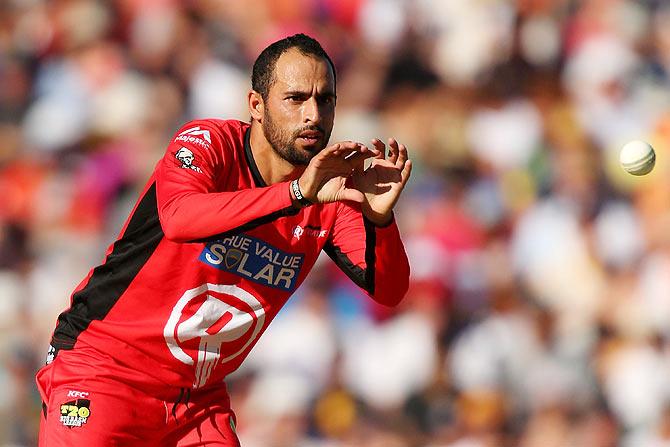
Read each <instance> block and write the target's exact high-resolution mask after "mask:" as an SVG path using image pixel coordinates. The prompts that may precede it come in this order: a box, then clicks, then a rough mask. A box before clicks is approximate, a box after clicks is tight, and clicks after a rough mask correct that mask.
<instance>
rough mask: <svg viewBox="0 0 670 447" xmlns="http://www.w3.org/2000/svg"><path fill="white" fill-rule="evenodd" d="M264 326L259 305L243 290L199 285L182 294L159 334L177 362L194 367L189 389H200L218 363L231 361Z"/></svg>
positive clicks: (256, 336) (262, 312) (253, 339)
mask: <svg viewBox="0 0 670 447" xmlns="http://www.w3.org/2000/svg"><path fill="white" fill-rule="evenodd" d="M264 324H265V309H263V305H262V304H261V303H260V302H259V301H258V299H256V297H254V296H253V295H252V294H250V293H249V292H247V291H246V290H244V289H241V288H239V287H237V286H234V285H226V284H203V285H201V286H200V287H196V288H194V289H190V290H187V291H186V292H185V293H184V295H182V297H181V298H180V299H179V301H178V302H177V304H176V305H175V307H174V309H172V314H171V315H170V318H169V319H168V321H167V324H166V325H165V328H164V330H163V335H164V337H165V341H166V342H167V345H168V348H169V349H170V352H171V353H172V355H173V356H175V358H176V359H177V360H179V361H181V362H182V363H184V364H186V365H194V366H195V381H194V382H193V387H194V388H200V387H201V386H203V385H205V383H206V382H207V379H209V377H210V376H211V374H212V371H213V370H214V368H216V366H217V365H218V364H223V363H226V362H228V361H231V360H233V359H235V358H236V357H238V356H240V355H241V354H242V353H243V352H244V351H245V350H246V349H247V348H248V347H249V346H250V345H252V344H253V343H255V341H256V340H257V339H258V336H259V335H260V333H261V331H262V329H263V327H264Z"/></svg>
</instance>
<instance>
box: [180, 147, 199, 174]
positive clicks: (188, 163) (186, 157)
mask: <svg viewBox="0 0 670 447" xmlns="http://www.w3.org/2000/svg"><path fill="white" fill-rule="evenodd" d="M174 156H175V158H176V159H177V160H179V161H180V162H181V166H180V168H184V169H191V170H193V171H195V172H202V170H201V169H200V168H199V167H197V166H195V165H194V164H193V161H194V160H195V155H193V152H192V151H191V150H190V149H186V148H185V147H182V148H181V149H179V150H178V151H177V153H176V154H174Z"/></svg>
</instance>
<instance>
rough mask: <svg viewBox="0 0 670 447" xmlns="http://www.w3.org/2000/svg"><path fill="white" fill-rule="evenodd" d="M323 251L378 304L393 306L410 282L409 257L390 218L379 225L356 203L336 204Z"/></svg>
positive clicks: (402, 295)
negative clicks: (334, 219)
mask: <svg viewBox="0 0 670 447" xmlns="http://www.w3.org/2000/svg"><path fill="white" fill-rule="evenodd" d="M324 251H325V252H326V254H328V256H329V257H330V258H331V259H332V260H333V261H335V263H336V264H337V266H338V267H339V268H340V269H341V270H342V271H343V272H344V273H346V275H347V276H348V277H349V278H351V280H352V281H353V282H354V283H356V284H357V285H358V286H359V287H360V288H362V289H363V290H365V291H366V292H367V294H368V295H369V296H370V297H371V298H373V299H374V300H375V301H377V302H378V303H380V304H384V305H386V306H395V305H396V304H398V303H399V302H400V300H402V298H403V297H404V296H405V293H406V292H407V288H408V286H409V261H408V260H407V255H406V254H405V249H404V247H403V244H402V240H401V239H400V234H399V232H398V227H397V226H396V224H395V221H394V220H393V219H392V220H391V222H389V223H388V224H387V225H386V226H384V227H379V226H377V225H375V224H374V223H372V222H371V221H370V220H369V219H367V218H366V217H364V215H363V214H362V212H361V207H360V205H358V204H355V203H344V202H341V203H339V204H338V215H337V219H336V221H335V226H334V228H333V232H332V234H331V237H330V239H329V240H328V242H327V243H326V246H325V247H324Z"/></svg>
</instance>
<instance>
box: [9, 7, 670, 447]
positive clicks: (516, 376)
mask: <svg viewBox="0 0 670 447" xmlns="http://www.w3.org/2000/svg"><path fill="white" fill-rule="evenodd" d="M295 32H305V33H307V34H310V35H312V36H314V37H316V38H317V39H319V40H320V41H321V42H322V44H323V46H324V47H325V49H326V50H327V51H328V52H329V53H330V54H331V56H332V58H333V59H334V61H335V63H336V65H337V67H338V107H337V117H336V125H335V129H334V132H333V136H332V139H331V141H338V140H341V139H354V140H359V141H363V142H369V140H370V139H371V138H374V137H380V138H382V139H385V138H388V137H390V136H394V137H396V138H397V139H398V140H399V141H401V142H404V143H405V144H406V145H407V146H408V148H409V150H410V151H411V157H412V158H413V160H414V163H415V170H414V173H413V177H412V179H411V181H410V183H409V184H408V186H407V188H406V190H405V192H404V196H403V197H402V199H401V202H400V203H399V205H398V207H397V209H396V219H397V221H398V223H399V225H400V228H401V232H402V233H403V239H404V241H405V244H406V248H407V251H408V254H409V257H410V263H411V267H412V277H411V285H410V291H409V293H408V295H407V297H406V299H405V300H404V302H403V303H401V305H400V306H399V307H398V308H395V309H386V308H381V307H378V306H376V305H374V304H373V303H372V302H371V301H370V300H369V299H367V298H365V297H364V296H363V294H362V293H361V292H360V291H359V290H358V289H357V288H356V287H355V286H354V285H353V284H352V283H351V282H350V281H349V280H348V279H347V278H346V277H345V276H344V275H343V274H341V273H339V272H338V271H337V269H336V267H335V266H334V264H333V263H332V262H331V261H330V260H328V259H327V258H326V259H324V260H323V261H322V262H321V261H320V262H319V263H318V264H317V267H316V269H315V271H313V272H312V275H311V277H310V278H309V280H308V282H307V283H306V284H305V285H304V286H303V287H302V288H301V289H300V290H299V291H298V293H297V295H296V296H295V297H294V298H293V299H292V300H291V301H290V302H289V304H288V306H287V308H286V309H284V310H283V311H282V313H280V315H279V317H278V318H277V319H276V320H275V322H273V323H272V325H271V326H270V328H269V329H268V331H267V333H266V335H265V336H264V337H263V338H262V339H261V341H260V342H259V344H258V346H257V347H256V348H255V349H254V351H253V352H252V354H251V355H250V357H249V358H248V359H247V361H246V363H245V364H244V365H243V367H242V369H241V370H239V371H238V372H236V373H235V374H234V375H233V376H231V377H230V380H229V387H230V390H231V395H232V401H233V407H234V408H235V410H236V412H237V415H238V420H239V426H238V429H239V434H240V438H241V440H242V445H243V446H245V447H261V446H263V447H294V446H295V447H362V446H365V447H512V446H515V447H516V446H518V447H572V446H574V447H582V446H584V447H614V446H621V447H668V446H670V162H669V161H668V156H669V154H670V3H668V2H666V1H664V0H655V1H654V0H635V1H633V0H254V1H246V0H202V1H198V0H191V1H178V0H110V1H102V0H99V1H96V0H3V1H0V390H2V392H1V393H0V445H2V446H17V447H18V446H33V445H36V437H37V426H38V423H39V411H40V407H41V403H40V400H39V395H38V394H37V391H36V389H35V386H34V380H33V376H34V373H35V371H36V370H37V369H38V368H39V367H40V366H41V365H42V364H43V362H44V358H45V355H46V349H47V347H48V340H49V338H50V335H51V331H52V330H53V327H54V324H55V319H56V316H57V315H58V313H60V311H62V310H63V309H64V308H65V307H67V306H68V301H69V295H70V293H71V291H72V289H73V288H74V286H75V285H76V284H77V283H78V282H79V281H80V280H81V279H82V278H83V277H84V276H85V275H86V273H87V272H88V270H89V269H90V268H91V267H93V266H94V265H96V264H97V263H99V262H100V261H101V260H102V259H103V256H104V250H105V249H106V247H107V245H108V244H109V243H111V242H112V241H113V240H114V238H115V236H116V234H117V233H118V232H119V230H120V228H121V225H122V222H123V220H124V219H125V218H126V216H127V215H128V212H129V210H130V209H131V207H132V205H133V203H134V200H136V198H137V194H138V190H139V188H141V187H142V186H143V184H144V183H145V181H146V179H147V178H148V176H149V173H150V172H151V170H152V169H153V166H154V164H155V163H156V161H157V160H158V159H159V158H160V157H161V156H162V154H163V152H164V150H165V147H166V146H167V143H168V142H169V140H170V138H171V136H172V134H173V133H174V132H175V131H176V129H177V128H178V127H179V126H180V125H181V124H183V123H184V122H185V121H186V120H188V119H192V118H204V117H218V118H237V119H241V120H248V113H247V111H246V102H245V98H246V92H247V91H248V89H249V88H250V66H251V64H252V63H253V61H254V59H255V57H256V56H257V55H258V53H259V51H260V50H261V49H262V48H264V47H265V46H266V45H267V44H269V43H270V42H272V41H274V40H277V39H279V38H281V37H284V36H286V35H289V34H293V33H295ZM631 139H642V140H646V141H649V142H650V143H651V144H653V145H654V147H655V148H656V151H657V166H656V168H655V170H654V171H653V172H652V173H651V174H649V175H648V176H645V177H640V178H636V177H633V176H631V175H628V174H626V173H625V172H623V171H622V170H621V168H620V167H619V166H618V151H619V148H620V147H621V146H622V144H623V143H625V142H626V141H629V140H631Z"/></svg>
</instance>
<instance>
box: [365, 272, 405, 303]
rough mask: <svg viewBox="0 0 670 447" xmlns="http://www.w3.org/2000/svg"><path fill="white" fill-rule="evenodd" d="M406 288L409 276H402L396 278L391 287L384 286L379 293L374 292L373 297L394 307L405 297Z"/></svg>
mask: <svg viewBox="0 0 670 447" xmlns="http://www.w3.org/2000/svg"><path fill="white" fill-rule="evenodd" d="M408 289H409V276H407V277H404V278H403V279H402V280H401V281H397V280H396V281H395V282H394V284H393V285H392V286H391V287H385V288H383V289H382V290H380V291H379V293H375V296H374V299H375V301H377V302H378V303H379V304H382V305H384V306H387V307H395V306H397V305H398V304H400V302H401V301H402V300H403V298H405V295H406V294H407V290H408Z"/></svg>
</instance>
